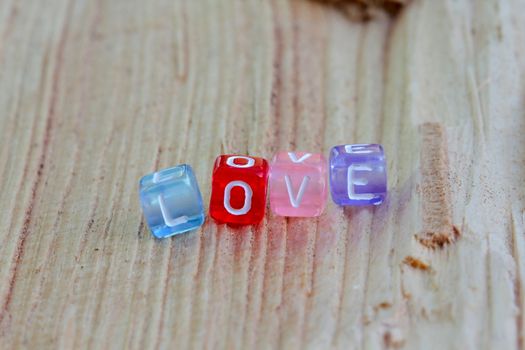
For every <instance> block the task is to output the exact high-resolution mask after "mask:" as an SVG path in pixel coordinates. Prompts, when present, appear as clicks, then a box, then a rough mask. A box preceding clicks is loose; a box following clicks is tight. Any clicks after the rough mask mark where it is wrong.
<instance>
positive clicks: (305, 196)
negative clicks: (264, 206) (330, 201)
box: [269, 152, 328, 217]
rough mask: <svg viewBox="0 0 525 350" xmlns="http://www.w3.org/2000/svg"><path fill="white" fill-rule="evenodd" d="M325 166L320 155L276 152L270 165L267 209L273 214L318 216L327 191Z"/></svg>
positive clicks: (324, 161) (323, 205) (323, 206)
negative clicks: (270, 209)
mask: <svg viewBox="0 0 525 350" xmlns="http://www.w3.org/2000/svg"><path fill="white" fill-rule="evenodd" d="M326 177H327V163H326V159H325V157H323V155H322V154H319V153H305V152H279V153H277V154H276V155H275V157H274V158H273V160H272V163H271V164H270V180H269V183H270V207H271V208H272V211H273V212H274V213H275V214H276V215H280V216H302V217H312V216H318V215H321V213H322V212H323V210H324V208H325V205H326V196H327V191H328V180H327V178H326Z"/></svg>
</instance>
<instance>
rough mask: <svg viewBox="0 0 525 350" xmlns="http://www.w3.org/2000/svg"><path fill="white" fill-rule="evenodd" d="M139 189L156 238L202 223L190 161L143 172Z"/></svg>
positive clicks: (149, 224) (199, 198)
mask: <svg viewBox="0 0 525 350" xmlns="http://www.w3.org/2000/svg"><path fill="white" fill-rule="evenodd" d="M139 192H140V204H141V206H142V210H143V212H144V217H145V219H146V222H147V224H148V226H149V228H150V230H151V232H152V233H153V235H154V236H155V237H157V238H165V237H169V236H173V235H176V234H179V233H183V232H186V231H190V230H193V229H196V228H198V227H200V226H201V225H202V224H203V223H204V208H203V205H202V197H201V193H200V190H199V186H198V184H197V180H196V178H195V175H194V174H193V170H192V169H191V167H190V166H189V165H186V164H183V165H179V166H176V167H173V168H168V169H164V170H161V171H158V172H155V173H152V174H149V175H146V176H144V177H143V178H142V179H141V180H140V184H139Z"/></svg>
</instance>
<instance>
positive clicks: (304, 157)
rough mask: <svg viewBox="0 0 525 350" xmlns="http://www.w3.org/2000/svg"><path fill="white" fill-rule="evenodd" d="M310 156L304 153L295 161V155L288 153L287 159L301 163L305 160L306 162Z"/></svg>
mask: <svg viewBox="0 0 525 350" xmlns="http://www.w3.org/2000/svg"><path fill="white" fill-rule="evenodd" d="M311 155H312V154H311V153H305V154H303V156H302V157H301V158H299V159H297V156H296V155H295V153H293V152H288V157H290V160H291V161H292V162H294V163H301V162H303V161H305V160H307V159H308V158H310V156H311Z"/></svg>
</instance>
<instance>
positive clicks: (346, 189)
mask: <svg viewBox="0 0 525 350" xmlns="http://www.w3.org/2000/svg"><path fill="white" fill-rule="evenodd" d="M386 191H387V178H386V163H385V155H384V152H383V147H381V145H377V144H359V145H341V146H335V147H333V148H332V150H331V151H330V192H331V194H332V199H333V200H334V202H335V203H337V204H338V205H343V206H347V205H371V204H373V205H379V204H381V203H382V202H383V200H384V199H385V197H386Z"/></svg>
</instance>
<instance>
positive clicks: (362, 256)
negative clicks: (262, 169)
mask: <svg viewBox="0 0 525 350" xmlns="http://www.w3.org/2000/svg"><path fill="white" fill-rule="evenodd" d="M0 63H1V71H0V140H2V143H1V145H2V147H1V148H0V176H1V177H0V198H1V201H0V348H2V349H11V348H12V349H18V348H28V349H44V348H65V349H66V348H72V349H82V348H89V349H104V348H115V349H122V348H129V349H145V348H148V349H149V348H172V349H185V348H192V349H201V348H208V349H212V348H213V349H252V348H260V349H269V348H286V349H294V348H297V349H316V348H317V349H326V348H339V349H349V348H350V349H352V348H355V349H357V348H370V349H380V348H407V349H447V348H452V349H514V348H521V347H522V346H523V335H524V331H525V324H524V322H523V308H524V303H525V289H524V284H523V283H524V280H525V279H524V278H525V239H524V231H525V229H524V228H525V224H524V208H525V204H524V202H525V197H524V194H525V189H524V178H525V171H524V169H525V164H524V162H525V136H524V135H525V115H524V114H525V108H524V107H525V3H524V2H523V1H518V0H505V1H498V0H490V1H474V0H471V1H466V0H460V1H453V0H445V1H434V0H427V1H417V0H416V1H414V2H412V4H410V5H409V6H408V7H407V8H406V9H404V10H403V12H401V14H400V15H399V16H398V17H397V18H395V19H390V18H388V16H386V15H381V14H378V15H376V16H375V18H374V19H373V20H372V21H369V22H367V23H357V22H352V21H350V20H349V19H348V18H347V17H345V16H344V15H343V14H342V13H341V12H338V11H336V10H335V9H333V8H331V7H329V6H326V5H322V4H319V3H313V2H309V1H306V0H289V1H287V0H275V1H258V0H249V1H241V0H199V1H196V0H195V1H194V0H191V1H189V0H188V1H186V0H177V1H173V0H157V1H138V0H132V1H128V0H126V1H124V0H118V1H117V0H115V1H73V0H50V1H29V0H23V1H20V0H3V1H1V2H0ZM358 142H380V143H383V144H384V146H385V148H386V152H387V156H388V170H389V185H390V195H389V199H388V201H387V203H385V204H384V205H382V206H380V207H377V208H363V209H341V208H339V207H336V206H335V205H334V204H333V203H332V202H331V201H329V204H328V208H327V210H326V213H325V214H324V215H323V216H321V217H320V218H319V219H285V218H280V217H275V216H272V215H271V214H268V215H267V218H266V219H265V220H264V222H263V223H262V224H261V225H259V226H257V227H245V228H241V229H230V228H228V227H225V226H217V225H215V224H214V223H213V222H212V221H211V220H207V222H206V224H205V226H204V227H203V229H202V230H200V231H198V232H193V233H189V234H185V235H181V236H179V237H175V238H173V239H166V240H163V241H157V240H154V239H153V238H152V236H151V235H150V233H149V232H148V230H147V228H146V227H145V226H144V223H143V222H142V216H141V213H140V210H139V206H138V196H137V182H138V179H139V177H140V176H141V175H143V174H145V173H148V172H151V171H153V170H154V169H159V168H163V167H167V166H171V165H175V164H178V163H182V162H188V163H191V164H192V165H193V166H194V169H195V170H196V173H197V177H198V180H199V182H200V185H201V189H202V192H203V196H204V198H205V200H206V201H207V200H208V199H209V195H210V175H211V168H212V164H213V160H214V158H215V157H216V156H217V155H218V154H220V153H224V152H239V153H248V154H252V155H261V156H264V157H268V158H269V157H271V156H272V154H273V152H275V151H276V150H292V149H296V150H311V151H316V150H320V151H323V152H327V151H328V149H329V148H330V147H331V146H332V145H335V144H339V143H358Z"/></svg>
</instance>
